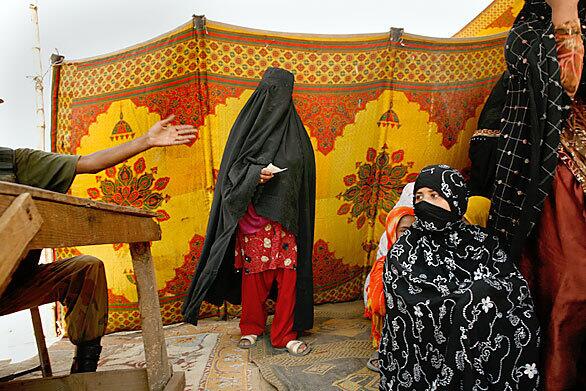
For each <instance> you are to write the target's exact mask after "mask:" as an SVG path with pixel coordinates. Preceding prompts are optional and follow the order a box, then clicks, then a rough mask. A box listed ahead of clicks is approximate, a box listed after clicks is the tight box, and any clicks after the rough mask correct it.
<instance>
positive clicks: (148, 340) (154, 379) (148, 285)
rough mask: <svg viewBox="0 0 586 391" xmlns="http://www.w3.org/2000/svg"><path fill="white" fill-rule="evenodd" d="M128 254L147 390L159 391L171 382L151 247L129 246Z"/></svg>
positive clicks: (146, 244) (143, 244)
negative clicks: (140, 327) (135, 295)
mask: <svg viewBox="0 0 586 391" xmlns="http://www.w3.org/2000/svg"><path fill="white" fill-rule="evenodd" d="M130 254H131V255H132V264H133V266H134V275H135V276H136V286H137V289H138V304H139V308H140V320H141V324H142V339H143V343H144V355H145V358H146V367H147V376H148V382H149V390H151V391H161V390H163V389H164V388H165V385H166V384H167V383H168V382H169V380H170V379H171V372H172V369H171V366H170V365H169V360H168V358H167V346H166V345H165V335H164V333H163V322H162V321H161V309H160V306H159V296H158V294H157V281H156V279H155V268H154V265H153V259H152V256H151V248H150V244H149V243H132V244H130Z"/></svg>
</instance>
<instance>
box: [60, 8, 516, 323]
mask: <svg viewBox="0 0 586 391" xmlns="http://www.w3.org/2000/svg"><path fill="white" fill-rule="evenodd" d="M504 38H505V35H496V36H491V37H487V38H482V39H478V38H470V39H457V40H453V39H433V38H424V37H419V36H412V35H409V34H403V33H402V31H400V30H392V31H391V32H389V33H384V34H367V35H354V36H322V35H295V34H284V33H283V34H282V33H274V32H266V31H258V30H251V29H246V28H241V27H235V26H229V25H225V24H221V23H216V22H212V21H206V20H205V19H204V18H196V19H194V20H193V21H192V22H189V23H187V24H185V25H183V26H181V27H180V28H178V29H176V30H174V31H172V32H170V33H168V34H165V35H163V36H161V37H158V38H156V39H153V40H151V41H149V42H146V43H144V44H140V45H138V46H135V47H132V48H129V49H126V50H123V51H120V52H118V53H114V54H110V55H106V56H103V57H99V58H93V59H88V60H80V61H66V62H65V63H63V65H61V66H60V67H58V68H56V69H55V72H54V80H53V81H54V88H53V112H52V115H53V123H52V126H53V129H52V141H53V150H54V151H56V152H61V153H67V154H87V153H91V152H94V151H96V150H99V149H102V148H107V147H111V146H114V145H119V144H120V143H123V142H125V141H127V140H131V139H133V138H136V137H138V136H140V135H142V134H144V132H145V131H146V130H147V129H148V128H149V127H150V126H151V125H152V124H153V123H155V122H156V121H157V120H159V119H161V118H163V117H166V116H167V115H169V114H171V113H174V114H175V115H176V116H177V120H178V121H179V122H181V123H190V124H194V125H196V126H197V127H199V130H200V133H199V138H198V139H197V141H195V142H194V143H193V145H190V146H181V147H175V148H164V149H153V150H150V151H147V152H146V153H144V154H142V155H141V156H138V157H136V158H133V159H130V160H129V161H127V162H125V163H123V164H120V165H118V166H116V167H114V168H111V169H108V170H106V171H104V172H101V173H99V174H98V175H85V176H79V177H78V178H77V179H76V180H75V182H74V184H73V187H72V190H71V192H72V194H73V195H76V196H80V197H90V198H92V199H95V200H102V201H106V202H110V203H115V204H119V205H131V206H136V207H139V208H144V209H147V210H152V211H155V212H157V214H158V220H159V223H160V225H161V228H162V231H163V240H162V241H160V242H156V243H153V247H152V252H153V255H154V260H155V268H156V274H157V280H158V289H159V295H160V301H161V312H162V316H163V320H164V323H165V324H169V323H174V322H179V321H181V315H180V307H181V303H182V301H183V298H184V295H185V292H186V290H187V288H188V286H189V283H190V280H191V277H192V274H193V272H194V270H195V266H196V264H197V261H198V258H199V255H200V252H201V248H202V244H203V241H204V235H205V231H206V224H207V219H208V211H209V209H210V206H211V202H212V195H213V190H214V183H215V178H216V175H217V172H218V169H219V164H220V160H221V157H222V153H223V150H224V144H225V142H226V139H227V137H228V133H229V131H230V128H231V126H232V124H233V122H234V121H235V119H236V116H237V115H238V113H239V111H240V110H241V109H242V107H243V106H244V104H245V102H246V101H247V99H248V98H249V97H250V95H251V94H252V92H253V90H254V88H255V87H256V85H257V83H258V82H259V80H260V78H261V76H262V74H263V72H264V70H265V69H266V68H267V67H269V66H276V67H281V68H285V69H287V70H289V71H291V72H293V73H294V74H295V79H296V85H295V90H294V99H295V104H296V106H297V109H298V111H299V114H300V116H301V118H302V120H303V123H304V124H305V126H306V128H307V131H308V132H309V135H310V137H311V140H312V143H313V146H314V148H315V156H316V163H317V200H316V208H317V210H316V214H317V216H316V227H315V244H314V259H313V267H314V283H315V302H316V303H325V302H337V301H347V300H353V299H357V298H358V297H360V295H361V291H362V284H363V281H364V276H365V274H366V273H367V272H368V270H369V268H370V265H371V263H372V261H373V259H374V256H375V252H376V246H377V241H378V238H379V237H380V235H381V233H382V231H383V222H384V219H385V216H386V213H387V212H388V211H389V210H390V209H391V208H392V207H393V205H394V203H395V202H396V201H397V200H398V198H399V195H400V193H401V190H402V188H403V186H404V185H405V184H406V183H408V182H409V181H413V180H414V179H415V178H416V175H417V173H418V172H419V170H420V169H421V168H423V167H424V166H426V165H428V164H432V163H447V164H450V165H452V166H455V167H457V168H459V169H463V168H465V167H466V166H467V164H468V159H467V152H468V142H469V139H470V137H471V135H472V133H473V131H474V129H475V126H476V121H477V117H478V115H479V114H480V111H481V109H482V105H483V103H484V101H485V99H486V97H487V96H488V94H489V92H490V90H491V88H492V86H493V84H494V83H495V82H496V80H497V79H498V77H499V76H500V74H501V72H502V71H503V69H504V62H503V56H502V55H503V42H504ZM79 252H83V253H91V254H93V255H95V256H98V257H99V258H101V259H102V260H104V262H105V264H106V272H107V278H108V285H109V300H110V320H109V326H108V329H109V331H115V330H125V329H135V328H138V327H139V325H140V322H139V319H138V307H137V293H136V287H135V279H134V273H133V270H132V263H131V260H130V256H129V250H128V247H127V246H126V245H122V244H118V245H116V244H115V245H105V246H94V247H89V248H77V249H61V250H59V251H58V255H59V257H61V258H63V257H67V256H71V255H75V254H78V253H79ZM216 310H217V309H215V308H212V307H211V306H209V305H206V306H204V307H203V308H202V311H203V312H204V314H203V315H210V314H214V313H215V311H216Z"/></svg>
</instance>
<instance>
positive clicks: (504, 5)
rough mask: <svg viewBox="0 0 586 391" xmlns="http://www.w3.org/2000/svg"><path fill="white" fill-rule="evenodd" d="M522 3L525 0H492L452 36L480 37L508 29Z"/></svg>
mask: <svg viewBox="0 0 586 391" xmlns="http://www.w3.org/2000/svg"><path fill="white" fill-rule="evenodd" d="M523 4H525V0H494V1H493V2H492V3H490V4H489V5H488V7H486V9H485V10H484V11H482V12H481V13H480V14H479V15H478V16H477V17H476V18H474V19H472V20H471V21H470V23H468V24H467V25H466V26H464V28H462V30H460V31H458V32H457V33H456V34H454V37H455V38H466V37H481V36H485V35H491V34H500V33H503V32H505V31H508V30H509V29H510V28H511V26H512V25H513V22H514V21H515V17H516V16H517V14H518V13H519V11H521V8H523Z"/></svg>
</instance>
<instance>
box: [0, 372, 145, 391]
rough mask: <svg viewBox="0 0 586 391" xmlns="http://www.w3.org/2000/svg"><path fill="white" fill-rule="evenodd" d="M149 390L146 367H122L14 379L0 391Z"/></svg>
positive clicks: (3, 385)
mask: <svg viewBox="0 0 586 391" xmlns="http://www.w3.org/2000/svg"><path fill="white" fill-rule="evenodd" d="M8 390H11V391H13V390H19V391H49V390H51V391H53V390H61V391H112V390H123V391H147V390H148V388H147V374H146V370H145V369H122V370H115V371H98V372H90V373H75V374H73V375H68V376H54V377H44V378H42V379H28V380H13V381H11V382H7V383H0V391H8Z"/></svg>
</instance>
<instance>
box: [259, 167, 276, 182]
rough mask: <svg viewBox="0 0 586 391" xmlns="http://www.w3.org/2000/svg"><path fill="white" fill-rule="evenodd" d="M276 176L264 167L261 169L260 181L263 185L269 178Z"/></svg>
mask: <svg viewBox="0 0 586 391" xmlns="http://www.w3.org/2000/svg"><path fill="white" fill-rule="evenodd" d="M274 176H275V174H273V173H272V172H270V171H269V170H268V169H266V168H263V169H262V170H260V179H259V181H258V183H260V184H261V185H262V184H265V183H267V182H268V181H269V180H271V179H272V178H273V177H274Z"/></svg>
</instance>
